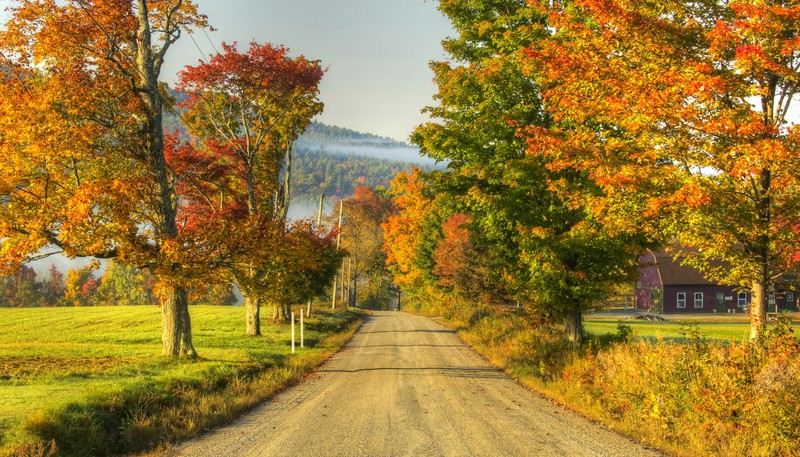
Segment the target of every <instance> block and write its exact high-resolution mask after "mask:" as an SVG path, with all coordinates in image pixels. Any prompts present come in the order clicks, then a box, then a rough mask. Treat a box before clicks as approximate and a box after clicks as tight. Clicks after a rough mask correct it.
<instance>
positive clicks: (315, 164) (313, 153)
mask: <svg viewBox="0 0 800 457" xmlns="http://www.w3.org/2000/svg"><path fill="white" fill-rule="evenodd" d="M294 154H295V155H294V161H293V163H292V167H293V168H294V173H293V178H294V179H293V182H292V189H293V190H292V191H293V193H294V195H293V199H294V201H300V202H315V201H316V199H317V198H319V195H320V194H321V193H323V192H324V193H325V195H326V196H327V197H337V198H339V199H345V198H348V197H350V196H351V195H354V194H355V192H356V187H358V186H367V187H371V188H376V187H378V186H383V187H386V188H388V187H389V183H391V181H392V179H394V177H395V176H397V174H398V173H400V172H406V173H408V172H410V171H411V168H412V166H413V165H412V164H410V163H406V162H395V161H391V160H386V159H378V158H375V157H368V156H354V155H347V154H341V153H329V152H325V151H321V150H319V149H311V148H308V147H303V146H299V147H297V148H296V149H295V152H294Z"/></svg>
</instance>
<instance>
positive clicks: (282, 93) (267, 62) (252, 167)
mask: <svg viewBox="0 0 800 457" xmlns="http://www.w3.org/2000/svg"><path fill="white" fill-rule="evenodd" d="M323 72H324V70H323V69H322V68H321V67H320V65H319V62H313V61H308V60H306V59H305V58H304V57H303V56H300V57H297V58H291V57H290V56H289V50H288V49H286V48H284V47H282V46H273V45H271V44H264V45H262V44H259V43H255V42H252V43H250V48H249V50H248V52H246V53H239V52H238V51H237V49H236V44H235V43H234V44H232V45H228V44H223V52H221V53H218V54H216V55H214V56H212V57H211V58H210V60H209V61H208V62H207V63H203V62H201V63H199V64H198V65H197V66H195V67H187V68H186V70H185V71H183V72H182V73H181V75H180V81H179V83H178V88H179V89H180V90H183V91H185V92H186V93H187V95H188V96H187V98H186V100H185V101H184V102H182V103H181V107H182V108H183V109H185V110H186V114H185V119H186V120H187V123H188V127H189V128H190V130H191V131H192V133H193V135H194V136H195V138H196V143H197V144H196V145H194V146H195V149H199V151H197V152H196V154H197V155H199V156H204V157H205V160H206V161H208V162H210V163H214V164H215V165H216V166H217V167H218V169H219V173H216V174H213V175H210V176H200V175H198V174H196V173H187V172H185V171H186V170H181V169H178V173H179V175H180V176H181V177H182V178H183V183H184V184H185V190H186V194H187V196H188V199H187V208H191V207H195V208H203V210H200V211H195V212H194V213H195V214H196V213H205V214H210V215H211V217H213V218H217V217H219V214H221V213H224V212H225V211H226V207H227V208H230V209H228V210H227V211H228V212H227V214H229V215H230V214H232V213H233V212H235V213H236V215H237V217H239V220H241V221H242V222H244V221H248V223H247V224H244V223H242V225H241V227H240V231H241V229H243V228H247V227H249V228H251V229H252V230H253V232H251V233H250V234H251V236H250V239H251V241H258V239H257V238H256V235H260V236H263V235H264V234H272V235H273V236H275V237H277V238H276V239H274V240H272V242H271V243H270V244H271V245H272V246H275V243H280V242H281V240H282V239H283V236H284V232H283V230H282V229H283V223H284V220H285V218H286V212H287V210H288V205H289V196H290V183H291V170H292V152H291V151H292V144H293V143H294V141H295V140H296V139H297V137H298V136H299V134H300V133H301V132H302V131H303V130H304V129H305V127H306V126H307V125H308V124H309V123H310V122H311V118H312V117H314V116H315V115H316V114H318V113H319V112H321V111H322V103H321V102H319V100H318V99H317V95H318V86H319V82H320V80H321V78H322V75H323ZM180 162H181V160H180V157H177V156H176V160H174V161H173V162H172V163H174V164H175V166H176V168H180V167H181V165H180ZM212 195H213V196H214V197H216V196H217V195H218V196H219V197H218V198H212ZM237 208H238V209H237ZM259 244H261V245H263V242H262V243H259ZM251 246H252V244H251ZM260 252H262V253H263V254H264V256H262V257H261V258H259V256H258V255H254V254H255V251H253V250H245V251H244V252H242V253H241V256H240V258H239V259H237V260H233V259H231V260H230V261H229V262H227V265H228V270H229V271H230V272H231V274H232V276H233V278H234V280H235V281H236V283H237V285H238V286H239V290H240V291H241V292H242V295H243V296H244V299H245V310H246V314H247V329H246V332H247V334H248V335H260V334H261V329H260V325H261V324H260V306H261V299H262V297H261V296H260V295H263V293H264V288H265V287H266V285H265V284H264V283H263V278H265V277H267V276H269V273H268V272H267V271H262V270H263V269H264V268H267V269H268V266H269V265H270V264H271V263H272V262H273V260H272V259H270V255H269V252H268V251H265V250H261V251H260Z"/></svg>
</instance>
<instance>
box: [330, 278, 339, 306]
mask: <svg viewBox="0 0 800 457" xmlns="http://www.w3.org/2000/svg"><path fill="white" fill-rule="evenodd" d="M337 279H338V277H337V276H334V277H333V294H332V295H331V309H336V280H337Z"/></svg>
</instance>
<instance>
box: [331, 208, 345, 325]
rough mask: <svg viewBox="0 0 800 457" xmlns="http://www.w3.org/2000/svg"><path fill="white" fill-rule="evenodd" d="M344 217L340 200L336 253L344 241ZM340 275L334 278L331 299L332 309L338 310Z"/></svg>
mask: <svg viewBox="0 0 800 457" xmlns="http://www.w3.org/2000/svg"><path fill="white" fill-rule="evenodd" d="M343 215H344V200H339V225H338V227H339V230H338V232H337V233H336V252H339V245H340V244H341V241H342V216H343ZM338 279H339V275H336V276H334V277H333V297H331V309H336V282H337V280H338Z"/></svg>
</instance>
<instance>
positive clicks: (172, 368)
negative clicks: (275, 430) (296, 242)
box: [0, 307, 360, 456]
mask: <svg viewBox="0 0 800 457" xmlns="http://www.w3.org/2000/svg"><path fill="white" fill-rule="evenodd" d="M158 311H159V310H158V308H155V307H130V308H121V307H107V308H83V309H80V308H78V309H76V308H51V309H25V310H11V309H0V399H2V401H0V455H37V454H39V453H42V454H43V455H49V454H53V448H55V449H57V450H56V451H55V455H57V456H58V455H77V456H82V455H87V456H88V455H119V454H126V453H131V452H139V451H143V450H147V449H152V448H154V447H156V446H159V445H161V444H163V443H166V442H171V441H175V440H180V439H184V438H187V437H190V436H194V435H196V434H198V433H200V432H201V431H203V430H205V429H208V428H210V427H214V426H217V425H220V424H223V423H225V422H228V421H230V420H231V419H232V418H234V417H235V416H236V415H238V414H239V413H241V412H242V411H243V410H246V409H248V408H251V407H252V406H253V405H255V404H257V403H258V402H260V401H262V400H263V399H265V398H268V397H269V396H270V395H273V394H274V393H275V392H276V391H278V390H280V389H282V388H284V387H285V386H286V385H288V384H291V383H293V382H295V381H296V380H298V379H299V378H300V377H302V376H303V374H305V373H306V372H307V371H308V370H310V369H311V368H313V367H314V366H316V365H318V364H319V363H321V362H322V361H323V360H324V359H325V358H327V357H328V356H330V355H331V354H332V353H334V352H335V351H336V350H338V348H339V347H341V345H343V344H344V343H345V342H346V341H347V340H348V339H349V337H350V336H351V335H352V333H353V332H354V331H355V328H356V327H357V325H358V322H359V320H360V315H359V314H358V313H356V312H344V313H336V314H334V313H330V312H327V311H317V314H316V316H315V317H314V318H313V319H309V320H307V327H306V336H307V338H306V349H303V350H300V351H299V352H298V353H297V354H295V355H292V354H290V345H289V338H290V337H289V333H290V329H289V327H288V326H286V325H274V324H270V325H266V326H265V327H264V330H265V332H264V336H263V337H260V338H253V337H247V336H245V335H244V311H243V310H242V308H240V307H231V308H226V307H192V310H191V312H192V319H193V330H194V342H195V347H196V348H197V350H198V352H199V354H200V358H199V359H197V360H178V359H170V358H165V357H161V356H159V355H157V354H158V353H159V351H160V328H159V324H160V316H159V312H158ZM50 443H52V446H51V444H50Z"/></svg>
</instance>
